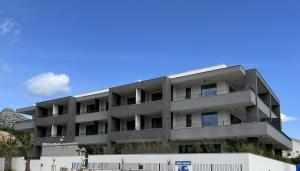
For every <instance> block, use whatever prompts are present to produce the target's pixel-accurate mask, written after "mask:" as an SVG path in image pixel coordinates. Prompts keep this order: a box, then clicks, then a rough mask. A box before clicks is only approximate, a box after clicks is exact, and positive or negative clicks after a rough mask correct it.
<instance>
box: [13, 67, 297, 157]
mask: <svg viewBox="0 0 300 171" xmlns="http://www.w3.org/2000/svg"><path fill="white" fill-rule="evenodd" d="M17 112H20V113H24V114H28V115H32V118H33V119H32V120H31V121H26V122H21V123H18V124H16V126H15V129H18V130H27V131H32V132H33V134H34V137H35V138H36V139H38V140H39V141H37V142H38V143H36V144H35V155H36V156H39V155H40V151H41V149H40V148H41V143H55V142H59V139H60V138H61V137H62V136H63V137H64V142H77V143H79V144H80V145H81V146H86V147H89V146H97V148H99V150H100V151H103V150H107V151H110V152H115V153H120V152H121V151H122V145H124V144H130V143H140V142H143V143H151V142H160V143H162V144H173V143H179V144H180V145H179V146H172V151H173V152H191V151H192V150H191V149H190V148H191V146H192V144H193V143H195V142H198V141H200V140H213V141H214V143H215V145H216V148H218V144H221V143H224V142H226V141H228V140H230V141H247V142H253V143H256V144H263V145H265V146H266V147H267V148H270V149H272V150H273V151H274V152H275V153H277V154H281V152H282V150H288V149H291V148H292V142H291V139H290V138H289V137H288V136H286V135H285V134H284V133H283V132H282V131H281V118H280V102H279V99H278V98H277V96H276V95H275V93H274V92H273V91H272V89H271V88H270V87H269V85H268V84H267V83H266V81H265V80H264V79H263V78H262V76H261V75H260V74H259V72H258V71H257V70H256V69H250V70H246V69H244V68H243V67H242V66H240V65H238V66H231V67H226V66H225V65H218V66H213V67H208V68H202V69H197V70H193V71H188V72H183V73H179V74H174V75H169V76H163V77H159V78H154V79H150V80H144V81H138V82H134V83H131V84H126V85H121V86H117V87H111V88H109V89H106V90H100V91H96V92H91V93H86V94H81V95H76V96H69V97H63V98H59V99H53V100H49V101H44V102H39V103H36V105H35V106H30V107H26V108H21V109H18V110H17ZM116 147H118V148H116ZM123 147H124V146H123ZM116 149H117V150H116Z"/></svg>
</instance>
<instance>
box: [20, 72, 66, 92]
mask: <svg viewBox="0 0 300 171" xmlns="http://www.w3.org/2000/svg"><path fill="white" fill-rule="evenodd" d="M69 82H70V78H69V76H68V75H66V74H54V73H52V72H48V73H43V74H39V75H36V76H34V77H32V78H31V79H29V80H28V81H27V82H26V86H27V89H28V91H29V92H30V93H32V94H33V95H37V96H51V95H53V94H56V93H64V92H69V91H70V90H71V87H70V86H69Z"/></svg>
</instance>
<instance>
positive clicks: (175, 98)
mask: <svg viewBox="0 0 300 171" xmlns="http://www.w3.org/2000/svg"><path fill="white" fill-rule="evenodd" d="M245 90H247V89H243V90H238V91H232V89H218V90H205V91H202V92H199V93H193V94H191V95H190V96H187V95H184V96H173V101H178V100H187V99H198V98H201V97H211V96H218V95H222V94H230V93H234V92H239V91H245ZM251 90H252V89H251Z"/></svg>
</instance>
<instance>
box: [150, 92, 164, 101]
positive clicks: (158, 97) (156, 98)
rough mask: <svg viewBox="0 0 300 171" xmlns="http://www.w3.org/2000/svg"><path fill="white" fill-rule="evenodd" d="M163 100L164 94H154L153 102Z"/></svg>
mask: <svg viewBox="0 0 300 171" xmlns="http://www.w3.org/2000/svg"><path fill="white" fill-rule="evenodd" d="M161 99H162V93H154V94H152V101H156V100H161Z"/></svg>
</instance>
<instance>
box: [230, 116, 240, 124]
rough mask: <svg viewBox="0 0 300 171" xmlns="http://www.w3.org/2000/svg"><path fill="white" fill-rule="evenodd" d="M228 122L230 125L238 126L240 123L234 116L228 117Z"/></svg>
mask: <svg viewBox="0 0 300 171" xmlns="http://www.w3.org/2000/svg"><path fill="white" fill-rule="evenodd" d="M230 121H231V124H240V123H241V122H242V121H241V120H240V119H239V118H238V117H236V116H234V115H230Z"/></svg>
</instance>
